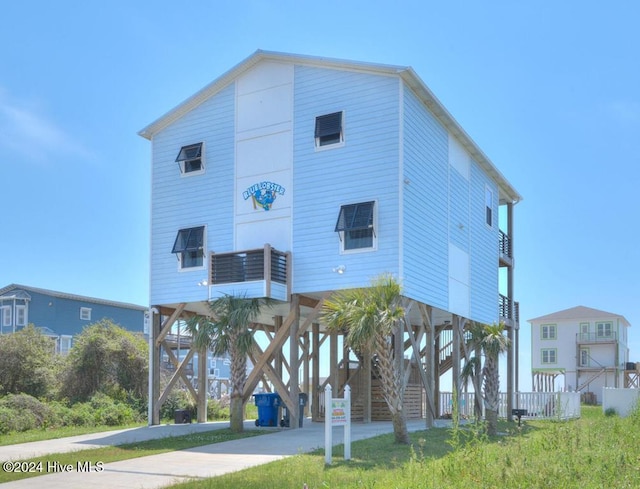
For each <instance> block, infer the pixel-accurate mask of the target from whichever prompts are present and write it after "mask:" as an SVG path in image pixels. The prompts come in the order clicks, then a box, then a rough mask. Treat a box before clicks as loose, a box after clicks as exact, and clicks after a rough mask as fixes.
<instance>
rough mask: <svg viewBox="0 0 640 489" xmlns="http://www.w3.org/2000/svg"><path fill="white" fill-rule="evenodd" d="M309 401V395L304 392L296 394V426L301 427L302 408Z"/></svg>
mask: <svg viewBox="0 0 640 489" xmlns="http://www.w3.org/2000/svg"><path fill="white" fill-rule="evenodd" d="M307 402H309V396H308V395H307V393H306V392H301V393H300V394H298V428H302V422H303V421H304V408H305V407H306V405H307Z"/></svg>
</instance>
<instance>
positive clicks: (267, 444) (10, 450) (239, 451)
mask: <svg viewBox="0 0 640 489" xmlns="http://www.w3.org/2000/svg"><path fill="white" fill-rule="evenodd" d="M228 426H229V423H228V422H225V423H201V424H191V425H189V424H187V425H162V426H149V427H143V428H134V429H130V430H120V431H111V432H106V433H95V434H91V435H82V436H74V437H71V438H63V439H59V440H51V441H43V442H34V443H25V444H22V445H13V446H7V447H0V461H3V462H4V461H6V460H20V459H22V460H24V459H25V458H29V457H34V456H39V455H46V454H52V455H51V459H50V460H49V461H48V462H49V464H46V465H45V466H43V468H42V473H45V474H47V475H42V476H38V477H33V478H30V479H23V480H20V481H15V482H8V483H5V484H2V485H1V486H2V489H4V488H7V489H9V488H34V487H38V488H47V489H49V488H50V489H76V488H77V489H80V488H83V489H84V488H86V487H90V488H91V489H116V488H123V489H125V488H126V489H131V488H136V489H139V488H144V489H149V488H160V487H165V486H169V485H172V484H176V483H178V482H184V481H187V480H190V479H200V478H207V477H214V476H217V475H221V474H225V473H228V472H234V471H237V470H242V469H244V468H247V467H253V466H256V465H260V464H264V463H268V462H271V461H274V460H279V459H282V458H284V457H289V456H292V455H297V454H300V453H306V452H310V451H312V450H315V449H316V448H323V447H324V424H323V423H312V422H311V421H310V420H305V425H304V428H302V429H280V428H273V431H274V432H273V433H270V434H267V435H263V436H259V437H251V438H244V439H241V440H234V441H229V442H224V443H215V444H213V445H205V446H201V447H196V448H190V449H188V450H180V451H174V452H170V453H165V454H160V455H152V456H149V457H140V458H135V459H131V460H124V461H122V462H112V463H108V464H104V466H103V467H101V468H99V467H94V468H93V470H91V471H83V470H82V469H83V468H84V469H85V470H86V469H87V468H88V467H83V463H84V462H86V461H84V460H78V462H79V464H80V466H79V467H78V466H76V467H73V469H72V470H73V471H72V472H65V473H60V472H57V473H56V469H57V470H60V468H57V467H56V466H55V465H54V464H55V462H56V457H55V454H56V453H61V452H69V451H75V450H82V449H86V448H95V447H104V446H106V445H118V444H122V443H129V442H133V441H141V440H148V439H152V438H162V437H165V436H179V435H182V434H187V433H194V432H198V431H208V430H211V429H219V428H226V427H228ZM424 427H425V422H424V420H418V421H410V422H409V423H408V429H409V431H418V430H422V429H424ZM245 428H246V429H255V425H254V424H253V422H252V421H251V422H247V423H245ZM343 432H344V430H343V428H342V427H340V428H334V429H333V443H334V445H339V444H341V443H342V442H343ZM391 432H393V427H392V425H391V423H390V422H374V423H369V424H363V423H354V424H352V429H351V439H352V441H357V440H362V439H365V438H371V437H374V436H377V435H380V434H384V433H391ZM352 456H353V457H354V458H356V457H357V456H358V454H357V451H355V452H354V451H352ZM47 465H48V467H47ZM78 468H80V471H78ZM47 469H49V470H47ZM100 469H101V470H100Z"/></svg>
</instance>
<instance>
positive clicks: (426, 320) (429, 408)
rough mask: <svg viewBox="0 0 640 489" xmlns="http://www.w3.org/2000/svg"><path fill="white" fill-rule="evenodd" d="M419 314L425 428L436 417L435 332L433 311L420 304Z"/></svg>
mask: <svg viewBox="0 0 640 489" xmlns="http://www.w3.org/2000/svg"><path fill="white" fill-rule="evenodd" d="M419 307H420V312H421V316H422V322H423V324H424V328H425V343H426V344H425V348H424V351H425V357H426V358H425V359H424V371H425V377H426V381H427V385H426V386H425V394H426V401H427V402H426V410H425V422H426V427H427V428H432V427H433V422H434V419H435V417H436V411H435V409H436V406H435V402H434V391H435V382H434V371H435V354H434V353H435V351H437V350H434V348H435V331H434V329H435V328H434V325H433V316H432V312H433V309H432V308H431V307H429V306H423V305H422V304H420V306H419Z"/></svg>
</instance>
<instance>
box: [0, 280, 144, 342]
mask: <svg viewBox="0 0 640 489" xmlns="http://www.w3.org/2000/svg"><path fill="white" fill-rule="evenodd" d="M146 311H147V308H146V307H143V306H139V305H136V304H128V303H124V302H116V301H110V300H105V299H97V298H93V297H85V296H81V295H75V294H69V293H65V292H57V291H54V290H47V289H40V288H36V287H30V286H26V285H17V284H10V285H7V286H5V287H3V288H0V334H3V335H4V334H11V333H15V332H16V331H19V330H21V329H22V328H24V327H26V326H27V325H28V324H33V325H34V326H36V327H37V328H40V329H41V330H42V331H43V332H44V333H45V334H46V335H47V336H50V337H51V338H52V339H54V340H55V342H56V351H57V352H58V353H61V354H66V353H67V352H68V351H69V349H70V348H71V345H72V343H73V337H74V336H75V335H77V334H78V333H80V332H81V331H82V329H83V328H84V327H85V326H88V325H89V324H93V323H95V322H98V321H100V320H101V319H110V320H112V321H113V322H114V323H116V324H118V325H120V326H122V327H123V328H125V329H127V330H129V331H132V332H134V333H140V334H143V333H144V332H145V313H146Z"/></svg>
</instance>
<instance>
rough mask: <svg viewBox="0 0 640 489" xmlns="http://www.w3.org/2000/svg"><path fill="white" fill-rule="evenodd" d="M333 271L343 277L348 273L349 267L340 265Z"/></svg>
mask: <svg viewBox="0 0 640 489" xmlns="http://www.w3.org/2000/svg"><path fill="white" fill-rule="evenodd" d="M333 271H334V272H336V273H339V274H340V275H342V274H343V273H344V272H346V271H347V267H345V266H344V265H338V266H337V267H335V268H334V269H333Z"/></svg>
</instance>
